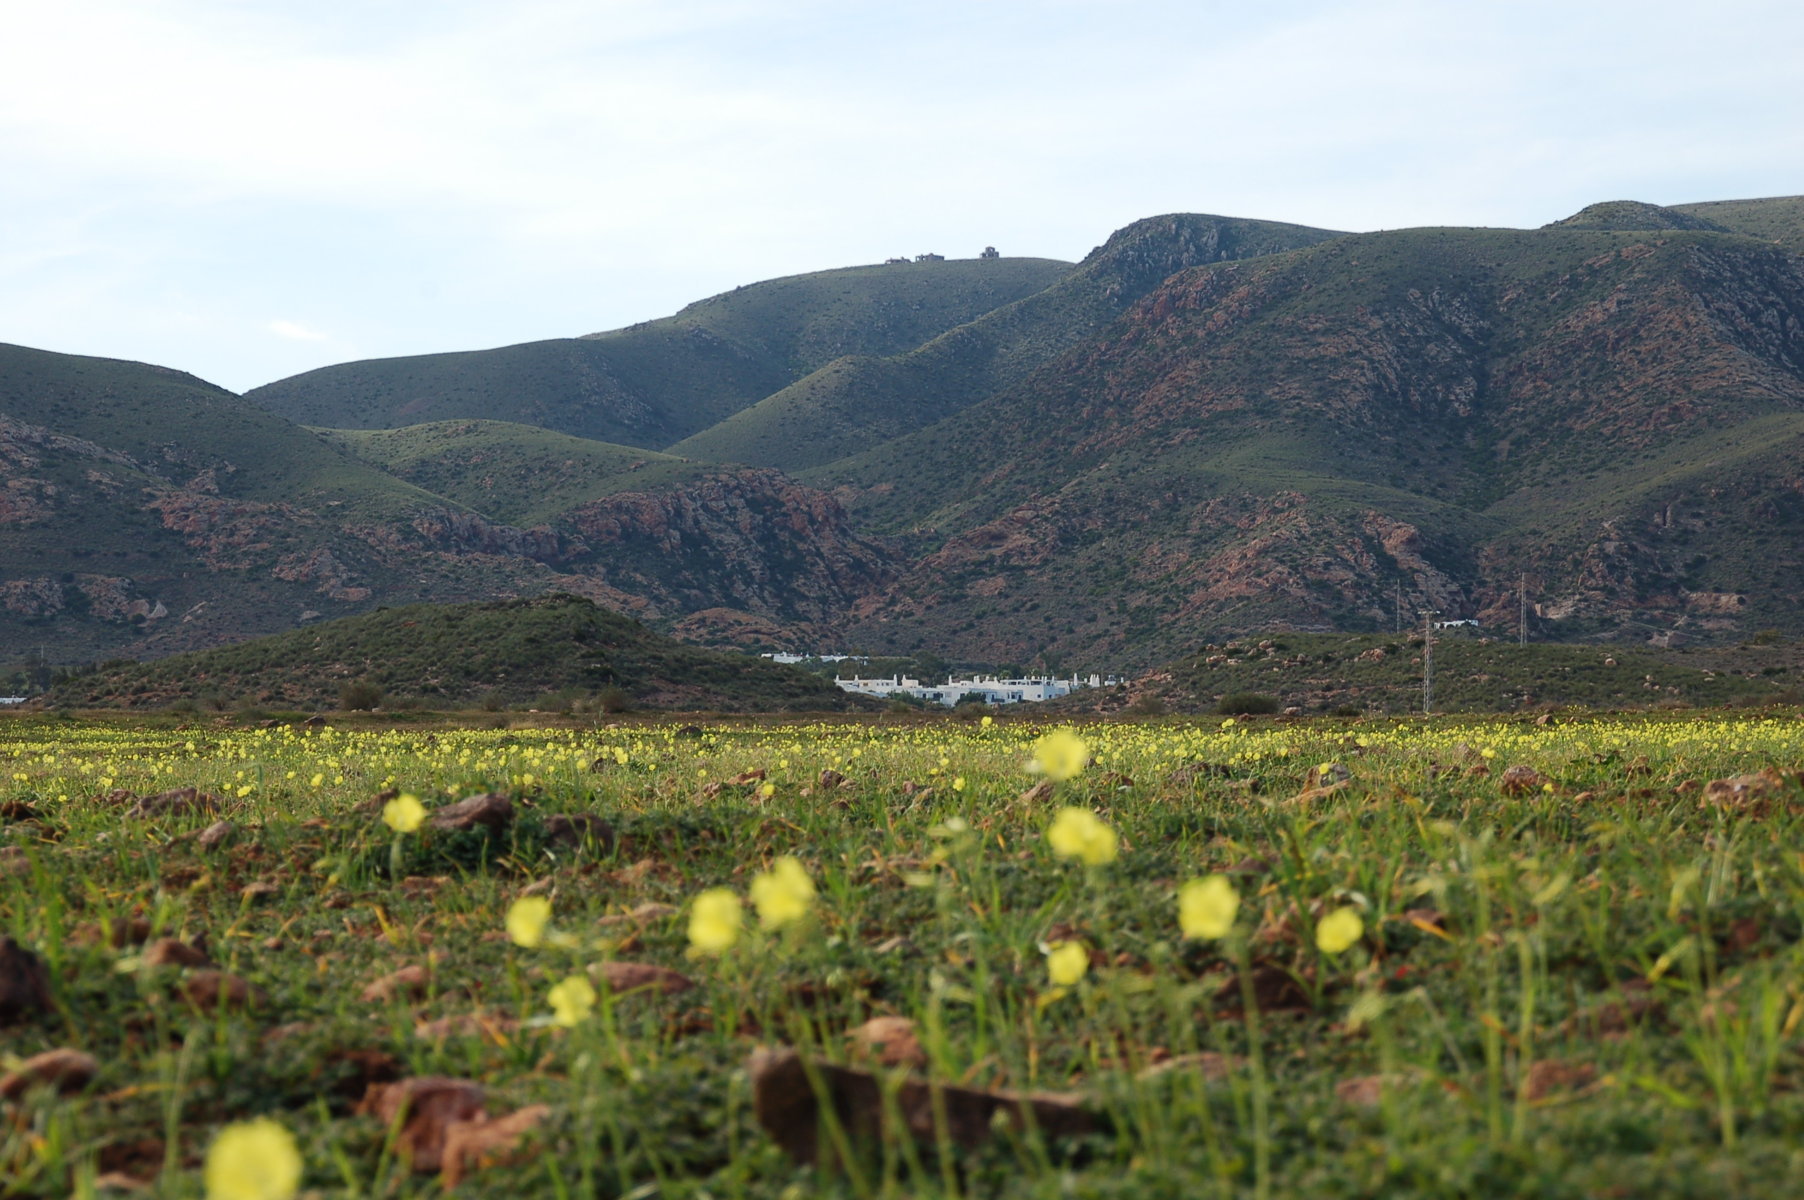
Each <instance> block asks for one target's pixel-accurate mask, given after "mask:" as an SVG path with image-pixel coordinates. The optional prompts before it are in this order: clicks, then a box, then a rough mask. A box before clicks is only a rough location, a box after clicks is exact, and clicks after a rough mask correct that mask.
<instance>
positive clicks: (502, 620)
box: [50, 595, 855, 711]
mask: <svg viewBox="0 0 1804 1200" xmlns="http://www.w3.org/2000/svg"><path fill="white" fill-rule="evenodd" d="M352 684H361V685H365V686H366V687H373V688H376V689H380V693H381V695H383V696H385V697H386V698H387V699H388V700H389V701H390V703H391V704H392V703H395V702H410V703H413V702H417V703H424V704H428V705H434V706H447V707H460V706H461V707H468V706H474V705H475V704H477V703H479V702H487V703H506V704H521V703H527V702H531V701H533V700H536V699H539V698H549V699H550V701H551V702H559V701H566V702H567V701H570V700H574V699H578V698H595V697H597V696H598V695H599V694H600V693H601V692H602V691H603V689H607V688H619V689H622V690H623V691H624V692H625V693H626V697H627V698H630V702H631V703H632V704H634V705H636V706H648V707H659V708H683V709H722V710H729V711H774V710H787V711H823V710H843V709H846V708H849V707H854V706H855V705H854V702H853V701H852V700H851V698H850V697H848V696H847V694H846V693H844V692H842V691H840V690H839V689H838V688H836V687H834V686H833V685H832V683H830V682H827V681H823V680H822V679H820V678H819V677H817V676H813V675H809V674H807V673H806V672H803V671H799V670H796V669H795V668H793V667H781V666H777V665H776V664H774V663H771V662H768V661H766V660H764V659H761V658H757V657H754V656H750V655H744V654H733V653H720V652H716V651H711V650H702V649H698V648H696V647H693V646H686V645H683V644H681V643H678V642H674V641H671V640H670V639H669V638H665V637H660V636H659V635H657V634H655V633H653V632H652V631H650V630H649V629H647V628H645V626H643V625H641V624H640V623H639V622H637V621H634V620H632V619H630V618H628V617H624V616H621V615H620V614H619V613H615V612H610V611H609V610H607V609H604V608H599V607H597V606H596V605H594V604H592V603H590V602H589V601H587V600H584V599H581V598H579V597H576V596H568V595H549V596H543V597H540V598H538V599H534V600H514V601H504V602H499V603H489V604H457V605H445V604H416V605H408V606H406V607H402V608H384V609H378V610H377V611H375V612H372V613H366V614H364V615H361V616H354V617H345V618H342V619H340V620H336V621H328V622H325V623H322V624H319V625H314V626H310V627H308V628H306V629H297V630H292V631H290V632H287V633H281V634H274V635H271V636H269V637H262V638H255V639H252V640H250V641H247V642H242V643H239V644H237V645H233V646H226V647H222V648H219V649H216V650H205V651H200V652H196V653H190V654H180V655H175V656H172V657H169V658H164V659H160V660H158V661H156V662H149V663H142V664H131V665H112V664H109V665H108V666H106V667H104V668H102V669H101V670H99V671H97V672H95V673H92V674H87V675H82V676H79V677H77V678H75V679H73V680H70V681H69V682H67V683H64V684H61V685H59V686H58V688H57V689H56V690H55V692H54V693H53V694H52V695H51V697H50V699H51V701H52V702H53V703H56V704H66V705H73V706H77V707H135V708H143V707H155V706H161V705H165V704H169V703H172V702H175V701H181V700H198V701H205V702H208V703H213V704H219V705H246V704H249V705H259V706H271V707H287V708H297V707H298V708H333V707H337V706H338V705H339V704H340V702H341V699H342V698H343V697H342V695H341V693H342V691H343V689H344V688H345V687H346V686H347V685H352Z"/></svg>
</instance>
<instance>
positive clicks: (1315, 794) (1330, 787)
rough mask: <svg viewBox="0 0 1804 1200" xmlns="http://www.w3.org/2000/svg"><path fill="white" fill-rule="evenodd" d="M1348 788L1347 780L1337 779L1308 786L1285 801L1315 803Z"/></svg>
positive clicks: (1290, 802)
mask: <svg viewBox="0 0 1804 1200" xmlns="http://www.w3.org/2000/svg"><path fill="white" fill-rule="evenodd" d="M1312 773H1313V772H1312ZM1346 788H1347V780H1345V779H1337V780H1335V781H1334V782H1333V783H1329V784H1324V785H1322V786H1321V787H1306V788H1304V789H1303V790H1302V791H1300V792H1298V793H1297V794H1296V795H1294V796H1292V797H1291V798H1290V799H1289V800H1287V801H1285V803H1286V804H1313V803H1314V802H1315V801H1317V800H1323V799H1326V798H1327V797H1329V796H1332V795H1334V793H1336V792H1340V791H1345V790H1346Z"/></svg>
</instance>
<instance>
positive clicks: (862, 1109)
mask: <svg viewBox="0 0 1804 1200" xmlns="http://www.w3.org/2000/svg"><path fill="white" fill-rule="evenodd" d="M747 1066H748V1068H749V1070H750V1072H751V1076H752V1106H753V1110H754V1111H755V1112H756V1114H757V1117H758V1123H759V1124H761V1125H763V1126H764V1129H765V1131H766V1132H767V1133H769V1134H770V1135H771V1137H772V1139H774V1140H775V1141H776V1143H777V1144H778V1145H779V1146H781V1147H783V1149H784V1150H786V1151H787V1152H788V1153H789V1155H790V1157H792V1158H794V1159H796V1160H797V1161H798V1162H803V1163H814V1162H819V1161H821V1160H822V1159H823V1158H824V1159H825V1160H826V1161H827V1162H830V1163H831V1162H835V1161H837V1159H836V1158H835V1156H834V1152H833V1151H832V1149H831V1145H830V1144H829V1145H828V1146H822V1145H821V1144H820V1136H819V1135H820V1129H821V1116H822V1113H821V1108H822V1106H823V1104H824V1105H825V1106H826V1107H827V1108H828V1109H830V1110H831V1112H832V1114H833V1117H834V1119H835V1120H836V1121H837V1122H838V1124H839V1127H840V1128H841V1129H843V1130H844V1131H845V1133H846V1136H847V1139H848V1140H849V1141H850V1142H851V1144H852V1145H853V1146H855V1147H868V1146H870V1145H872V1144H873V1143H879V1142H881V1141H883V1140H885V1139H893V1138H895V1137H896V1136H898V1135H900V1136H905V1137H908V1138H911V1139H913V1140H914V1141H915V1142H916V1143H917V1144H918V1145H919V1146H920V1148H921V1149H922V1150H923V1151H929V1152H930V1151H932V1150H933V1148H934V1147H935V1146H937V1145H938V1144H939V1143H940V1141H941V1140H942V1137H943V1138H944V1140H946V1141H949V1142H951V1143H952V1144H953V1145H956V1146H959V1147H961V1148H963V1149H971V1148H973V1147H976V1146H979V1145H981V1144H983V1143H984V1142H986V1141H988V1140H989V1139H990V1138H991V1137H992V1136H993V1135H994V1134H995V1133H996V1132H997V1131H998V1129H999V1128H1010V1129H1014V1130H1017V1131H1018V1130H1021V1129H1024V1128H1026V1127H1027V1126H1029V1125H1032V1126H1033V1127H1034V1128H1036V1129H1038V1130H1039V1132H1040V1133H1041V1134H1042V1135H1044V1136H1045V1137H1047V1138H1049V1139H1057V1138H1062V1137H1079V1136H1082V1135H1084V1134H1089V1133H1095V1132H1098V1131H1099V1130H1100V1129H1101V1127H1102V1124H1101V1120H1100V1118H1098V1116H1097V1115H1096V1114H1095V1113H1093V1112H1091V1111H1090V1110H1088V1109H1086V1108H1084V1107H1083V1106H1082V1105H1080V1104H1079V1103H1078V1102H1077V1101H1076V1100H1075V1099H1074V1098H1072V1097H1069V1096H1029V1095H1016V1094H1014V1093H1010V1092H984V1091H977V1090H975V1089H972V1088H962V1087H952V1086H948V1085H941V1084H928V1083H918V1082H914V1081H904V1082H902V1083H900V1084H898V1085H896V1086H895V1087H894V1089H893V1091H892V1089H891V1088H889V1087H886V1085H885V1083H884V1081H882V1080H880V1079H879V1078H878V1077H877V1076H875V1075H872V1074H871V1073H870V1072H868V1071H857V1070H853V1069H851V1068H849V1067H840V1066H835V1065H833V1064H831V1063H824V1062H815V1061H809V1060H804V1059H803V1058H802V1056H801V1055H799V1054H797V1053H796V1052H795V1051H794V1050H791V1049H788V1048H783V1049H776V1050H772V1049H760V1050H758V1051H756V1052H755V1053H753V1055H752V1057H751V1060H750V1061H749V1062H748V1064H747ZM886 1113H887V1114H890V1116H889V1117H888V1119H886Z"/></svg>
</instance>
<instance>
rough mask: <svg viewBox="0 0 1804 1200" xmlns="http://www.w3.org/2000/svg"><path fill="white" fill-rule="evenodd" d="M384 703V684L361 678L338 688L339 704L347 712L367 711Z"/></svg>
mask: <svg viewBox="0 0 1804 1200" xmlns="http://www.w3.org/2000/svg"><path fill="white" fill-rule="evenodd" d="M381 703H382V685H381V684H376V683H371V682H370V681H369V680H367V679H359V680H356V681H355V682H352V683H347V684H345V685H344V686H343V687H341V688H339V689H338V706H339V707H340V708H342V709H344V710H345V711H346V712H367V711H369V710H370V709H373V708H375V707H376V706H377V705H378V704H381Z"/></svg>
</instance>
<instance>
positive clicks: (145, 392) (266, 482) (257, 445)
mask: <svg viewBox="0 0 1804 1200" xmlns="http://www.w3.org/2000/svg"><path fill="white" fill-rule="evenodd" d="M0 416H4V417H5V418H6V419H8V420H9V421H11V422H14V423H16V424H19V425H24V426H33V427H35V428H37V429H39V430H44V431H49V432H50V433H52V434H54V435H55V437H56V438H58V439H65V440H66V439H78V440H80V441H83V442H87V443H90V444H91V445H92V446H97V447H101V448H102V449H103V450H104V451H106V452H108V453H110V454H112V455H115V456H119V457H121V458H123V459H128V460H130V461H129V462H125V461H120V462H119V463H118V465H119V466H121V467H124V468H127V469H129V470H132V471H137V472H139V473H140V474H144V475H148V476H154V477H156V478H160V479H167V480H169V481H171V482H176V483H183V484H187V483H189V482H191V481H195V480H199V481H200V484H199V486H200V487H201V488H202V490H207V491H210V492H215V493H217V494H218V495H221V496H227V497H232V498H235V499H240V500H246V501H261V502H270V503H287V504H324V503H332V502H337V503H339V504H341V505H345V506H348V507H349V508H351V509H352V510H353V511H356V512H359V513H362V512H370V511H379V510H382V509H384V508H386V507H388V506H389V505H392V504H394V503H397V502H401V503H405V502H410V501H417V500H420V499H422V498H424V494H423V493H422V492H420V490H419V489H417V488H414V487H411V486H409V485H407V484H405V483H402V482H399V481H397V480H395V479H392V478H390V477H388V476H387V475H385V474H384V473H382V472H381V471H378V470H373V469H371V468H370V467H369V466H367V465H365V464H364V463H361V462H359V461H357V459H355V458H354V457H352V456H351V455H349V454H346V453H344V452H343V451H340V450H336V449H333V448H331V447H329V446H327V445H326V444H324V443H323V442H321V440H320V439H319V438H318V437H316V436H314V435H313V434H311V433H309V432H308V431H307V430H304V429H301V428H298V427H296V426H295V425H292V424H290V423H289V422H288V421H285V420H283V419H282V418H280V417H277V416H275V415H273V414H271V413H269V412H267V411H266V410H264V409H262V408H260V407H259V406H257V405H255V404H251V403H248V402H246V401H245V400H244V399H243V398H241V397H238V396H235V395H233V394H232V393H230V392H228V391H226V390H225V389H223V388H218V387H215V386H213V385H212V384H210V383H206V382H204V381H202V380H200V379H196V378H195V377H194V376H192V375H188V374H186V373H184V372H181V371H174V370H171V369H169V368H168V367H159V366H152V365H150V364H148V363H138V362H128V361H125V360H122V359H112V358H91V357H87V356H84V355H75V354H56V353H53V352H50V351H47V350H34V349H31V348H28V347H25V346H12V345H5V344H0ZM45 448H46V449H66V450H70V451H76V450H79V449H80V448H78V447H75V446H72V445H66V444H63V443H57V444H55V445H51V444H48V443H46V444H45Z"/></svg>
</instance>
